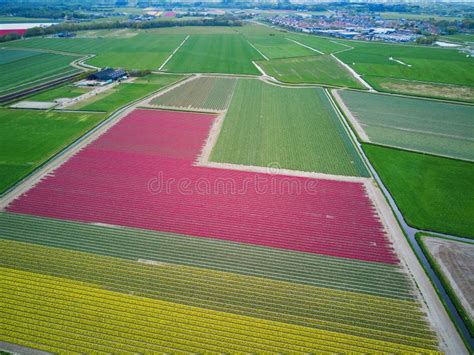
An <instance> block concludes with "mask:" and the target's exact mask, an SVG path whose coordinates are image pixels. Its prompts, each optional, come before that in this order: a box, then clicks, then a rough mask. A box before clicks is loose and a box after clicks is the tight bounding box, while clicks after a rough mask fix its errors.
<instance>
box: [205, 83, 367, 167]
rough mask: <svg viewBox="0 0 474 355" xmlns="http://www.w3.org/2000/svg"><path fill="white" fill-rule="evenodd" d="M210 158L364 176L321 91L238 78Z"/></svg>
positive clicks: (357, 157)
mask: <svg viewBox="0 0 474 355" xmlns="http://www.w3.org/2000/svg"><path fill="white" fill-rule="evenodd" d="M210 160H211V161H215V162H225V163H234V164H243V165H255V166H263V167H266V166H269V165H270V164H271V165H272V166H275V165H277V166H280V167H282V168H286V169H293V170H302V171H313V172H320V173H327V174H336V175H352V176H368V173H367V171H366V168H365V166H364V164H363V163H362V161H361V159H360V157H359V155H358V153H357V151H356V149H355V148H354V146H353V144H352V141H351V140H350V138H349V136H348V135H347V133H346V131H345V130H344V128H343V126H342V124H341V122H340V120H339V118H338V117H337V115H336V113H335V112H334V111H333V110H332V108H331V106H330V103H329V101H328V99H327V97H326V96H325V93H324V91H323V90H322V89H291V88H282V87H277V86H273V85H270V84H265V83H263V82H262V81H259V80H252V79H239V81H238V83H237V87H236V89H235V92H234V96H233V99H232V102H231V104H230V107H229V110H228V112H227V115H226V117H225V119H224V123H223V126H222V130H221V132H220V134H219V138H218V140H217V143H216V145H215V147H214V149H213V151H212V154H211V159H210Z"/></svg>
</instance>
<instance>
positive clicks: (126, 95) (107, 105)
mask: <svg viewBox="0 0 474 355" xmlns="http://www.w3.org/2000/svg"><path fill="white" fill-rule="evenodd" d="M181 78H183V76H182V75H159V74H151V75H150V76H149V77H148V79H146V78H141V80H138V81H137V82H131V83H121V84H119V85H118V86H116V87H114V88H112V89H109V90H107V91H105V92H103V93H101V94H98V95H97V96H94V97H92V98H90V99H87V100H85V101H81V102H79V103H77V104H76V105H73V106H71V107H70V108H72V109H80V110H85V111H104V112H111V111H114V110H116V109H118V108H120V107H121V106H124V105H126V104H127V103H129V102H132V101H135V100H138V99H140V98H142V97H144V96H146V95H149V94H151V93H153V92H154V91H158V90H159V89H161V88H163V87H164V86H167V85H169V84H171V83H173V82H175V81H177V80H179V79H181Z"/></svg>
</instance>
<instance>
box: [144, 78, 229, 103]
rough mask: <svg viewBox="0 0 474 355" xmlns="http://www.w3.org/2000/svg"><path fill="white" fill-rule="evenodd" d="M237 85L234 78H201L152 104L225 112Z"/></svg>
mask: <svg viewBox="0 0 474 355" xmlns="http://www.w3.org/2000/svg"><path fill="white" fill-rule="evenodd" d="M236 83H237V79H234V78H217V77H200V78H197V79H193V80H192V81H189V82H187V83H185V84H183V85H181V86H179V87H177V88H175V89H173V90H171V91H168V92H167V93H165V94H163V95H161V96H159V97H157V98H156V99H154V100H153V101H152V102H151V104H152V105H156V106H161V107H168V108H178V109H184V110H186V109H191V110H203V111H205V110H216V111H220V110H225V109H226V108H227V107H228V106H229V103H230V100H231V98H232V94H233V92H234V88H235V84H236Z"/></svg>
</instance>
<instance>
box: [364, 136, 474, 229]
mask: <svg viewBox="0 0 474 355" xmlns="http://www.w3.org/2000/svg"><path fill="white" fill-rule="evenodd" d="M364 150H365V152H366V154H367V155H368V157H369V159H370V161H371V162H372V164H373V166H374V167H375V169H376V170H377V172H378V173H379V175H380V177H381V178H382V180H383V182H384V184H385V185H386V186H387V187H388V189H389V190H390V192H391V193H392V195H393V197H394V198H395V201H396V202H397V205H398V206H399V208H400V210H401V211H402V213H403V215H404V216H405V218H406V220H407V222H408V223H409V224H410V225H412V226H414V227H417V228H420V229H424V230H431V231H436V232H442V233H448V234H455V235H460V236H465V237H471V238H473V237H474V220H473V218H472V216H473V214H474V190H473V189H472V181H474V163H470V162H464V161H457V160H453V159H448V158H442V157H435V156H431V155H423V154H420V153H413V152H406V151H401V150H398V149H393V148H384V147H378V146H375V145H370V144H365V145H364Z"/></svg>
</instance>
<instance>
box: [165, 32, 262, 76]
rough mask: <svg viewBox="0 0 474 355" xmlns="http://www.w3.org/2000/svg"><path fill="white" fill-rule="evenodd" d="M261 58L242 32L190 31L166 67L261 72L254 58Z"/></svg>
mask: <svg viewBox="0 0 474 355" xmlns="http://www.w3.org/2000/svg"><path fill="white" fill-rule="evenodd" d="M261 59H263V58H262V56H261V55H260V54H259V53H258V52H257V50H255V49H254V48H252V46H251V45H250V44H249V43H248V42H247V40H246V39H245V38H244V36H242V35H241V34H217V35H214V34H210V35H191V36H190V37H189V39H188V40H187V41H186V42H185V43H184V45H183V46H182V47H181V48H180V49H179V50H178V52H176V54H175V55H174V56H173V58H172V59H171V60H170V61H169V62H168V63H167V64H166V66H165V68H164V69H165V70H167V71H170V72H176V73H229V74H231V73H232V74H252V75H258V74H259V72H258V70H257V69H256V68H255V66H254V65H253V64H252V61H254V60H261Z"/></svg>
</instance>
